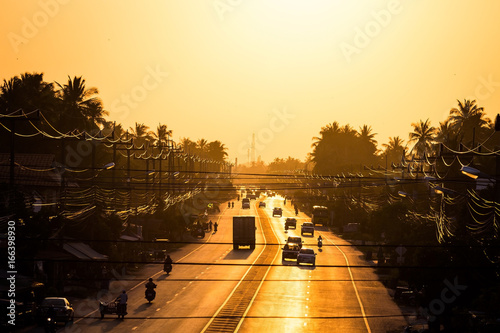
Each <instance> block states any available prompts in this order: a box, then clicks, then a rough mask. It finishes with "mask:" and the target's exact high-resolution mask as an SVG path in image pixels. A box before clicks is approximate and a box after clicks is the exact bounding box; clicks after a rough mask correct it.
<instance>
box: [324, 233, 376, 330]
mask: <svg viewBox="0 0 500 333" xmlns="http://www.w3.org/2000/svg"><path fill="white" fill-rule="evenodd" d="M327 240H328V241H329V242H330V243H332V244H333V245H334V246H335V247H336V248H337V250H339V251H340V253H342V255H343V256H344V260H345V263H346V267H347V270H348V272H349V276H350V277H351V283H352V286H353V287H354V292H355V293H356V298H357V299H358V303H359V307H360V309H361V315H362V316H363V320H364V322H365V326H366V330H367V331H368V333H371V332H372V330H371V328H370V324H368V318H366V313H365V307H364V305H363V302H362V301H361V297H360V296H359V292H358V287H356V283H355V282H354V276H353V275H352V271H351V267H350V265H349V259H347V256H346V254H345V253H344V251H342V249H341V248H340V247H338V246H337V244H335V243H334V242H333V241H332V240H331V239H327Z"/></svg>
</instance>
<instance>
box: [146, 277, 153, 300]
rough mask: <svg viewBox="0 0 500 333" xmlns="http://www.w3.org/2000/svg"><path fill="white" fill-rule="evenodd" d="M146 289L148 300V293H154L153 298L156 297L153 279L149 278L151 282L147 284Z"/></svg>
mask: <svg viewBox="0 0 500 333" xmlns="http://www.w3.org/2000/svg"><path fill="white" fill-rule="evenodd" d="M145 287H146V292H145V293H144V294H145V296H146V298H147V297H148V292H150V291H151V292H153V298H155V296H156V291H155V288H156V284H155V283H154V282H153V279H152V278H149V282H148V283H146V285H145Z"/></svg>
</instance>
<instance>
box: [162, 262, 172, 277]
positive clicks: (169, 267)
mask: <svg viewBox="0 0 500 333" xmlns="http://www.w3.org/2000/svg"><path fill="white" fill-rule="evenodd" d="M163 270H164V271H165V273H167V275H168V274H170V272H171V271H172V264H165V266H163Z"/></svg>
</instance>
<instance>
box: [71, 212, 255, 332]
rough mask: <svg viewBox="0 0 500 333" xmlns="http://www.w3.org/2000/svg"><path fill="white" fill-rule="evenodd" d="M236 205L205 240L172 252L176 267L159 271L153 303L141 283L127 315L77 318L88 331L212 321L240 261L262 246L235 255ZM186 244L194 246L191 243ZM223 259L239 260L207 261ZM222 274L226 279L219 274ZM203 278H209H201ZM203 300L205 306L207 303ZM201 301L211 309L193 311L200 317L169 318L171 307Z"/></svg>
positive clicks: (238, 270)
mask: <svg viewBox="0 0 500 333" xmlns="http://www.w3.org/2000/svg"><path fill="white" fill-rule="evenodd" d="M236 211H237V210H236V209H235V210H234V211H231V210H226V212H227V215H228V216H226V214H224V216H223V217H222V218H221V219H220V221H219V222H220V223H219V226H220V227H219V231H218V232H217V233H214V234H213V235H211V236H210V238H209V239H208V243H207V244H205V245H203V246H201V247H200V246H197V247H196V248H194V249H191V250H192V251H191V252H190V253H189V254H188V255H186V252H185V251H183V250H184V248H183V249H181V250H179V253H178V254H177V253H175V252H174V253H171V257H172V259H173V260H174V265H173V270H172V273H171V274H170V275H169V276H167V275H166V274H164V273H163V272H161V271H160V272H159V273H160V275H159V278H155V283H157V285H158V287H157V298H156V299H155V300H154V301H153V305H149V304H147V302H146V300H145V299H144V289H143V284H142V283H141V284H139V285H138V286H136V288H134V289H133V290H130V291H129V292H128V294H129V306H128V313H129V314H128V315H127V316H126V318H125V320H123V321H121V320H114V318H116V316H112V317H109V319H107V318H105V319H104V323H103V321H101V320H99V319H96V318H87V319H85V320H83V321H81V323H78V324H79V325H80V326H81V328H82V329H84V330H85V331H87V330H88V331H90V332H102V331H116V330H122V329H134V330H138V329H139V328H140V327H141V326H143V325H148V326H150V325H152V329H155V327H163V326H165V325H166V326H168V327H171V326H179V325H180V326H182V327H183V328H182V329H184V326H185V324H187V326H188V327H187V328H186V329H188V330H190V328H189V327H190V326H192V324H190V323H195V325H194V327H196V328H194V329H193V332H196V331H197V332H199V331H200V330H201V328H202V327H203V325H204V323H206V322H207V321H208V319H207V317H208V318H210V317H211V315H212V314H213V313H214V312H215V311H216V309H217V308H218V307H219V306H220V304H221V303H222V301H223V300H224V297H226V296H227V294H228V293H229V292H230V290H231V288H232V285H234V284H235V283H237V281H238V280H239V278H241V276H242V275H243V274H244V270H245V269H246V267H245V266H244V265H243V266H239V264H245V263H247V262H248V260H252V258H254V257H255V256H256V254H254V253H256V252H257V251H258V249H256V251H251V252H252V253H249V254H247V255H245V256H241V253H243V252H239V253H238V255H234V253H233V250H232V245H230V244H228V243H229V242H230V240H231V239H232V214H231V213H232V212H236ZM226 212H225V213H226ZM230 221H231V223H230ZM187 247H191V245H189V246H187ZM224 261H225V262H227V263H230V264H237V265H234V266H220V267H219V266H212V265H206V263H217V262H224ZM192 263H194V265H192ZM203 264H205V265H203ZM221 276H222V277H224V278H225V280H221ZM199 280H208V281H203V282H199ZM214 283H216V287H215V288H214V287H213V285H214ZM214 296H216V297H214ZM204 303H206V304H207V306H205V305H203V304H204ZM218 303H220V304H218ZM200 304H201V305H202V306H201V307H200ZM198 307H199V308H200V309H201V310H202V312H203V310H204V309H208V310H207V311H208V312H203V313H199V314H198V313H197V314H196V315H195V317H200V318H202V319H199V320H198V322H197V319H196V318H195V319H194V320H186V319H181V320H178V319H175V320H172V319H168V318H169V317H170V316H171V315H172V313H176V315H177V316H179V315H183V317H185V318H188V317H193V313H192V310H193V309H196V308H198ZM178 309H186V313H184V314H183V313H181V312H179V311H178ZM172 311H173V312H172ZM107 317H108V316H107ZM162 322H163V324H162ZM180 331H183V330H180Z"/></svg>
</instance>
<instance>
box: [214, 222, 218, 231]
mask: <svg viewBox="0 0 500 333" xmlns="http://www.w3.org/2000/svg"><path fill="white" fill-rule="evenodd" d="M218 226H219V224H218V223H217V222H215V223H214V232H217V227H218Z"/></svg>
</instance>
